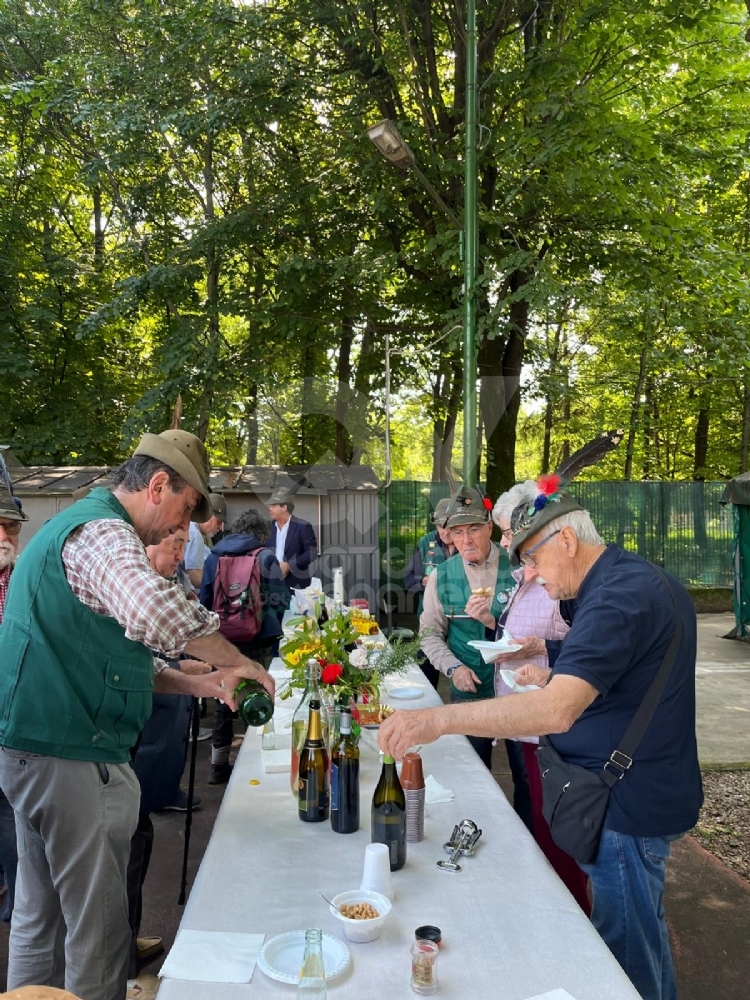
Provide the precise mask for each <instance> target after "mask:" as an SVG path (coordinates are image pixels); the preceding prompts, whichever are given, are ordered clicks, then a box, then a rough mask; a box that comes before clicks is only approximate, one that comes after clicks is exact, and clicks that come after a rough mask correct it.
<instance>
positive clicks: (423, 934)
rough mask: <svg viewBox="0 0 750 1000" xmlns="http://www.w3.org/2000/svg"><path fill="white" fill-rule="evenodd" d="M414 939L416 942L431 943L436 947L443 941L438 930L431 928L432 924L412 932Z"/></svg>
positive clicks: (437, 928)
mask: <svg viewBox="0 0 750 1000" xmlns="http://www.w3.org/2000/svg"><path fill="white" fill-rule="evenodd" d="M414 937H415V938H416V939H417V941H432V942H434V943H435V944H437V945H439V944H440V942H441V941H442V940H443V935H442V934H441V933H440V928H439V927H433V926H432V924H425V925H424V927H417V929H416V930H415V931H414Z"/></svg>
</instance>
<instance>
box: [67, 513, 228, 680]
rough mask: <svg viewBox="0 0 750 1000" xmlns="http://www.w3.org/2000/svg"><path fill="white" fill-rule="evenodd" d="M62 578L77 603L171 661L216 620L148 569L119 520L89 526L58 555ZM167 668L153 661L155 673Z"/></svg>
mask: <svg viewBox="0 0 750 1000" xmlns="http://www.w3.org/2000/svg"><path fill="white" fill-rule="evenodd" d="M62 560H63V565H64V567H65V575H66V576H67V578H68V583H69V584H70V589H71V590H72V591H73V593H74V594H75V596H76V597H77V598H78V600H79V601H80V602H81V603H82V604H85V605H86V607H88V608H91V610H92V611H95V612H96V613H97V614H99V615H108V616H109V617H110V618H114V619H115V620H116V621H117V622H119V624H120V625H122V627H123V628H124V629H125V635H126V636H127V637H128V639H132V640H133V642H140V643H143V645H144V646H148V647H149V648H150V649H153V650H154V651H155V652H157V653H163V654H164V655H165V656H167V657H169V658H170V659H175V658H176V657H178V656H179V655H180V653H181V652H182V651H183V649H184V648H185V645H186V644H187V643H188V642H189V641H190V640H191V639H197V638H200V637H201V636H204V635H211V634H212V633H213V632H216V631H217V629H218V627H219V618H218V616H217V615H215V614H214V613H213V612H212V611H208V610H207V609H206V608H204V607H203V606H202V605H201V604H198V602H197V601H188V599H187V598H186V597H185V592H184V591H183V589H182V587H180V586H177V585H175V584H174V583H172V582H170V581H169V580H165V579H164V577H162V576H159V574H158V573H155V572H154V570H153V569H152V568H151V565H150V563H149V561H148V558H147V556H146V550H145V549H144V547H143V543H142V542H141V540H140V538H139V537H138V535H137V534H136V533H135V528H133V526H132V525H130V524H128V523H127V522H126V521H121V520H119V519H118V518H114V519H109V518H106V519H102V520H98V521H88V522H87V523H86V524H84V525H82V526H81V527H80V528H76V530H75V531H72V532H71V533H70V535H69V536H68V538H67V540H66V542H65V545H64V546H63V550H62ZM165 665H166V664H164V663H163V661H156V662H155V667H156V669H157V670H161V669H163V667H164V666H165Z"/></svg>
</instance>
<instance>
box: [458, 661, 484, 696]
mask: <svg viewBox="0 0 750 1000" xmlns="http://www.w3.org/2000/svg"><path fill="white" fill-rule="evenodd" d="M451 683H452V684H453V687H454V688H456V690H458V691H468V692H470V693H471V694H474V693H475V691H476V689H477V684H481V683H482V681H481V679H480V678H479V677H477V675H476V674H475V673H474V671H473V670H472V669H471V667H465V666H463V665H462V666H460V667H456V669H455V670H454V671H453V676H452V677H451Z"/></svg>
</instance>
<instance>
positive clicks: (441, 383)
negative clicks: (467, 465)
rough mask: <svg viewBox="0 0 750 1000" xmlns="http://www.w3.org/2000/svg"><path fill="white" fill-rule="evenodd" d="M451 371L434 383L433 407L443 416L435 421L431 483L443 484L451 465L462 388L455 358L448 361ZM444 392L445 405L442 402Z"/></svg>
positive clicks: (458, 366)
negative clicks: (434, 397)
mask: <svg viewBox="0 0 750 1000" xmlns="http://www.w3.org/2000/svg"><path fill="white" fill-rule="evenodd" d="M449 363H450V364H451V365H452V367H451V370H449V371H447V372H445V373H444V374H443V375H442V376H441V378H440V379H438V381H437V382H436V383H435V390H436V395H437V393H438V392H440V395H439V396H438V397H437V399H436V402H435V406H436V407H440V408H441V409H442V412H443V413H444V416H441V417H439V418H436V419H435V422H434V434H433V448H432V481H433V482H434V483H444V482H446V481H447V478H448V476H447V472H448V471H449V470H450V469H451V466H452V463H453V443H454V440H455V436H456V421H457V419H458V410H459V407H460V405H461V392H462V388H463V385H462V383H463V366H462V364H461V362H460V361H459V359H458V358H457V357H454V358H452V359H450V360H449ZM446 391H447V392H448V401H447V403H444V402H443V399H444V396H445V393H446Z"/></svg>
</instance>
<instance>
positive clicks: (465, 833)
mask: <svg viewBox="0 0 750 1000" xmlns="http://www.w3.org/2000/svg"><path fill="white" fill-rule="evenodd" d="M481 836H482V831H481V830H480V829H479V827H478V826H477V825H476V823H474V822H472V820H470V819H462V820H461V822H460V823H458V824H457V825H456V826H454V827H453V833H452V834H451V838H450V840H449V841H448V842H447V843H445V844H443V849H444V850H445V851H447V852H448V854H450V857H449V858H448V860H447V861H446V860H443V861H438V862H437V866H438V868H440V869H442V870H443V871H444V872H460V871H461V865H459V864H458V863H457V861H456V859H457V858H458V856H459V855H463V856H464V857H467V858H470V857H471V856H472V855H473V854H474V852H475V851H476V847H477V841H478V840H479V838H480V837H481Z"/></svg>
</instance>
